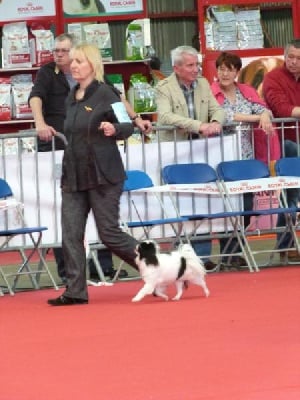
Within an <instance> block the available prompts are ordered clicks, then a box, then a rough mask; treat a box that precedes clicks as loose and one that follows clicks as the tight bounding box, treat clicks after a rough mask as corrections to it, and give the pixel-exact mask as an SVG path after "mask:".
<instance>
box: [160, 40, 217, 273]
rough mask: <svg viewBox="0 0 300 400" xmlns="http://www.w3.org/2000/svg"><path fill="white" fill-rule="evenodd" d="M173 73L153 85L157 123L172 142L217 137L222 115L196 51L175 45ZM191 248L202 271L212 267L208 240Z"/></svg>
mask: <svg viewBox="0 0 300 400" xmlns="http://www.w3.org/2000/svg"><path fill="white" fill-rule="evenodd" d="M171 57H172V65H173V73H172V74H171V75H170V76H169V77H167V78H165V79H163V80H162V81H160V82H159V83H158V84H157V85H156V104H157V112H158V124H161V125H173V126H175V127H177V131H176V140H177V141H178V140H187V139H189V138H192V139H195V138H199V136H211V135H217V134H219V133H220V132H221V130H222V124H223V123H224V120H225V113H224V110H223V109H222V107H221V106H220V105H219V103H218V102H217V100H216V99H215V97H214V95H213V93H212V92H211V89H210V85H209V83H208V81H207V80H206V79H205V78H203V77H202V76H200V73H199V58H198V52H197V50H196V49H194V48H193V47H190V46H179V47H177V48H176V49H174V50H173V51H172V53H171ZM159 139H160V141H172V140H173V139H174V136H173V131H160V132H159ZM193 247H194V249H195V251H196V253H197V255H198V256H202V257H203V256H204V257H205V258H203V261H204V264H205V268H206V269H207V270H213V269H214V268H215V264H214V263H213V262H212V261H211V260H210V259H209V258H208V256H209V255H210V254H211V247H212V245H211V240H195V241H193Z"/></svg>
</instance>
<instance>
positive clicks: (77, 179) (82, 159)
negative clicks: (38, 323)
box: [48, 44, 137, 306]
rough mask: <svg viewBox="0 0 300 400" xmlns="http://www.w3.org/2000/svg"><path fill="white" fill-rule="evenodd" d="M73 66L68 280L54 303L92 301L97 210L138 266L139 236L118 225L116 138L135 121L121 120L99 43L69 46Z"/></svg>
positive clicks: (66, 185) (65, 207)
mask: <svg viewBox="0 0 300 400" xmlns="http://www.w3.org/2000/svg"><path fill="white" fill-rule="evenodd" d="M70 57H71V60H72V61H71V66H70V70H71V73H72V76H73V78H74V79H75V80H76V81H77V82H78V83H77V85H76V86H75V87H74V88H73V89H72V90H71V92H70V94H69V96H68V98H67V102H66V119H65V124H64V133H65V135H66V137H67V140H68V146H67V147H66V149H65V152H64V157H63V171H62V179H61V189H62V247H63V253H64V260H65V267H66V275H67V282H68V285H67V287H66V290H65V292H64V293H63V294H62V295H61V296H59V297H58V298H55V299H50V300H48V304H50V305H52V306H63V305H75V304H85V303H88V291H87V285H86V257H85V249H84V244H83V239H84V233H85V227H86V222H87V217H88V214H89V212H90V211H92V212H93V215H94V218H95V222H96V226H97V230H98V234H99V237H100V239H101V241H102V242H103V243H104V244H105V245H106V247H107V248H108V249H109V250H111V251H112V252H113V253H115V254H116V255H117V256H119V257H120V258H122V259H123V260H124V261H126V262H127V263H129V264H131V265H132V266H134V267H135V263H134V257H135V254H134V249H135V247H136V244H137V241H136V240H135V239H134V238H133V237H131V236H129V235H128V234H126V233H125V232H123V231H122V230H121V229H120V227H119V202H120V197H121V194H122V188H123V182H124V180H125V177H126V175H125V171H124V166H123V163H122V159H121V155H120V153H119V149H118V147H117V143H116V141H117V140H119V139H124V138H127V137H129V136H130V135H131V134H132V133H133V124H132V123H131V122H123V123H120V122H118V120H117V118H116V115H115V113H114V111H113V108H112V104H113V103H120V104H122V103H121V101H120V96H119V94H118V93H116V92H114V89H113V88H112V87H111V86H109V85H107V84H105V83H103V63H102V60H101V56H100V52H99V50H98V48H97V47H95V46H94V45H91V44H79V45H77V46H76V47H74V48H73V49H72V50H71V52H70Z"/></svg>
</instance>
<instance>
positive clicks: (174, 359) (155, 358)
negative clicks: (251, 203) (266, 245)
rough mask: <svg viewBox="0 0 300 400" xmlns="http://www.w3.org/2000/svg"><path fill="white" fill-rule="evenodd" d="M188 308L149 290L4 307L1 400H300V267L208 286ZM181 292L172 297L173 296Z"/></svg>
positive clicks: (22, 297)
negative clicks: (139, 297) (73, 302)
mask: <svg viewBox="0 0 300 400" xmlns="http://www.w3.org/2000/svg"><path fill="white" fill-rule="evenodd" d="M207 283H208V286H209V288H210V290H211V296H210V297H209V298H207V299H206V298H204V296H203V293H202V291H201V289H200V288H198V287H194V286H191V287H190V288H189V289H188V290H187V291H186V292H185V293H184V295H183V298H182V299H181V300H180V301H179V302H171V301H169V302H165V301H163V300H161V299H159V298H155V297H152V296H150V297H147V298H146V299H144V301H142V302H141V303H137V304H133V303H131V302H130V299H131V297H133V295H134V294H135V293H136V292H137V290H138V289H139V288H140V287H141V285H142V282H141V281H135V282H119V283H116V284H115V285H114V286H112V287H92V288H90V304H89V305H83V306H82V305H80V306H72V307H59V308H55V307H50V306H48V305H47V304H46V301H47V299H48V298H50V297H56V296H57V295H58V294H59V293H60V292H56V291H54V290H52V289H51V290H48V289H47V290H40V291H30V292H22V293H17V294H16V295H15V296H14V297H11V296H9V295H5V296H4V297H2V298H0V323H1V331H0V343H1V352H0V355H1V356H0V357H1V372H0V380H1V383H0V400H50V399H51V400H65V399H71V400H90V399H97V400H299V399H300V310H299V309H300V307H299V306H300V290H299V287H300V268H299V267H286V268H274V269H267V270H263V271H261V272H259V273H253V274H250V273H248V272H241V273H220V274H211V275H208V277H207ZM172 291H173V289H170V292H172Z"/></svg>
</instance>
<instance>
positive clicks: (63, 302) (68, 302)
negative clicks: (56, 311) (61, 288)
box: [47, 295, 88, 306]
mask: <svg viewBox="0 0 300 400" xmlns="http://www.w3.org/2000/svg"><path fill="white" fill-rule="evenodd" d="M47 303H48V304H50V306H72V305H75V304H87V303H88V300H84V299H74V298H72V297H66V296H64V295H61V296H59V297H57V298H56V299H49V300H48V301H47Z"/></svg>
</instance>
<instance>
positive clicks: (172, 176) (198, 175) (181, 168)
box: [162, 163, 255, 271]
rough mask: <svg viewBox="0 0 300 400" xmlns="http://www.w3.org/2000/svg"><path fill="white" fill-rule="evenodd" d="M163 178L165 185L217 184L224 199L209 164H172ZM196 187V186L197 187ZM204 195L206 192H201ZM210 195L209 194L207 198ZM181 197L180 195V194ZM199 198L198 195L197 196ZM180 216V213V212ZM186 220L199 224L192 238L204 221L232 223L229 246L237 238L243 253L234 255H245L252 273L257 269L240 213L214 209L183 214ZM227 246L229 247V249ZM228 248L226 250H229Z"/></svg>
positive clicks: (220, 255)
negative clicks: (250, 255)
mask: <svg viewBox="0 0 300 400" xmlns="http://www.w3.org/2000/svg"><path fill="white" fill-rule="evenodd" d="M162 177H163V180H164V182H165V183H167V184H173V185H175V184H177V185H180V184H195V185H197V184H208V183H215V184H216V189H217V192H218V193H219V195H220V197H222V191H220V189H219V181H218V176H217V173H216V171H215V169H214V168H213V167H211V166H210V165H209V164H206V163H187V164H172V165H167V166H165V167H164V168H163V169H162ZM195 187H196V186H195ZM199 193H202V194H204V192H199ZM214 194H215V193H214ZM208 195H209V192H207V194H206V196H208ZM179 196H180V194H179ZM195 196H197V194H196V195H195ZM195 200H196V201H201V198H197V197H195ZM178 212H179V215H181V214H180V211H179V210H178ZM181 216H183V217H184V218H187V219H188V221H194V222H198V223H196V225H195V228H194V230H193V231H192V233H191V234H190V237H193V236H194V235H195V233H196V231H197V229H198V228H199V227H200V225H201V223H202V222H203V221H207V220H208V221H212V220H214V219H220V218H222V219H224V220H226V219H228V220H229V221H230V222H231V225H232V227H233V230H232V231H230V232H228V234H227V236H228V246H229V244H230V242H231V240H232V238H233V237H237V238H238V241H239V243H240V247H241V251H238V252H236V253H235V254H234V255H243V256H244V257H245V259H246V261H247V263H248V267H249V270H250V271H253V268H252V266H253V264H254V267H255V263H253V260H251V259H249V255H248V253H247V251H246V249H245V245H244V241H245V238H244V236H243V232H242V230H241V229H240V221H239V217H240V216H241V213H240V211H239V210H238V211H234V210H226V209H224V211H220V212H214V211H213V209H212V210H211V211H210V212H202V213H197V212H191V213H190V214H188V215H187V214H183V215H181ZM224 235H226V233H223V234H222V236H220V235H215V236H216V237H224ZM197 238H201V236H198V237H197ZM228 246H227V247H228ZM227 247H226V248H227ZM226 248H225V251H226ZM227 255H228V256H232V253H230V254H225V253H222V254H217V256H218V257H220V258H221V257H223V256H227ZM219 267H220V263H219V265H218V266H217V268H216V270H218V269H219Z"/></svg>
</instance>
